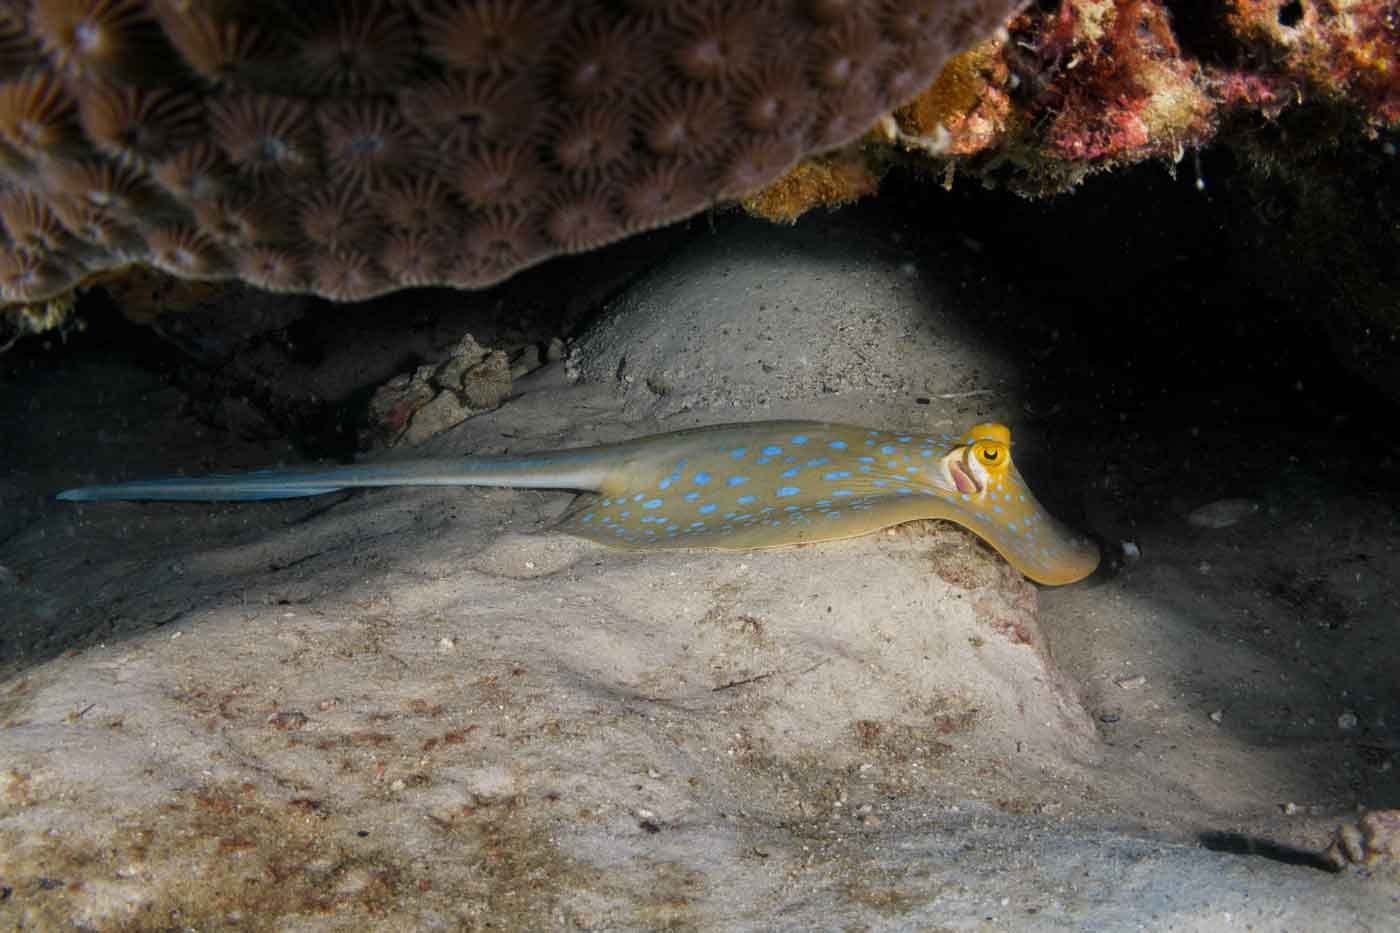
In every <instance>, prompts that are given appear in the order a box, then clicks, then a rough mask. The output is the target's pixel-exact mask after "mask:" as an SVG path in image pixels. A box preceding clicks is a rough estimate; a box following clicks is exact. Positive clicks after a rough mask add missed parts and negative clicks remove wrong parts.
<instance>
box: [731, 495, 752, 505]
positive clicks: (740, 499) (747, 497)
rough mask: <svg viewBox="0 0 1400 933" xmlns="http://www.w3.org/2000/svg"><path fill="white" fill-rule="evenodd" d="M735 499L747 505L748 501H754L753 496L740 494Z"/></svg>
mask: <svg viewBox="0 0 1400 933" xmlns="http://www.w3.org/2000/svg"><path fill="white" fill-rule="evenodd" d="M735 501H736V502H738V503H739V504H740V505H748V504H749V503H750V502H753V501H754V497H753V496H740V497H739V498H738V499H736V500H735Z"/></svg>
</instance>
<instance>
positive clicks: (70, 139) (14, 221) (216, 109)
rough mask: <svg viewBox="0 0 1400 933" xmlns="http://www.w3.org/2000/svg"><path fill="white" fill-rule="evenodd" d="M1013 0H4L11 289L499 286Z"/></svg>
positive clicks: (876, 103) (692, 196)
mask: <svg viewBox="0 0 1400 933" xmlns="http://www.w3.org/2000/svg"><path fill="white" fill-rule="evenodd" d="M1013 6H1014V2H1013V0H30V2H24V0H0V225H2V226H3V237H2V238H0V301H7V302H19V301H36V300H41V299H45V298H48V297H51V296H54V295H57V294H60V293H62V292H64V291H66V290H67V289H69V288H71V287H72V286H74V285H75V284H77V283H79V282H81V281H82V280H84V279H85V278H88V277H89V276H91V275H93V274H95V273H98V272H101V271H102V270H106V269H111V268H115V267H120V266H124V265H127V264H130V263H142V264H146V265H151V266H155V267H158V268H160V269H163V270H166V271H168V272H171V273H173V274H175V275H178V276H183V277H186V278H198V279H219V278H232V277H237V278H241V279H244V280H246V281H248V282H251V283H253V284H255V285H259V286H262V287H265V288H268V289H274V290H280V291H304V292H314V293H317V294H320V295H324V296H326V297H328V298H333V299H338V300H356V299H362V298H368V297H371V296H374V295H376V294H379V293H382V292H386V291H390V290H392V289H395V288H400V287H405V286H410V285H424V284H446V285H454V286H458V287H462V288H480V287H483V286H486V285H489V284H491V283H493V282H496V281H499V280H500V279H502V278H505V277H506V276H509V275H510V274H511V273H513V272H515V271H517V270H519V269H520V268H522V267H524V266H526V265H529V264H531V263H533V262H537V261H539V260H541V259H543V258H546V257H548V256H550V255H553V254H557V253H561V252H569V251H576V250H584V249H589V248H591V247H595V246H598V245H601V244H603V243H606V242H609V241H611V240H615V239H618V238H619V237H622V236H625V235H626V234H628V233H631V232H635V231H640V230H645V229H648V228H651V227H655V226H657V225H659V224H664V223H667V222H670V221H673V220H676V219H679V218H681V217H684V216H686V215H689V214H692V213H694V212H696V211H697V210H700V209H703V208H704V207H705V206H707V205H709V204H712V203H714V202H715V201H717V200H722V199H729V198H734V197H737V196H740V195H744V194H747V193H750V192H751V191H753V190H755V189H757V188H759V187H761V186H763V185H764V184H766V183H768V182H770V181H772V180H773V179H775V178H777V177H779V176H780V175H781V174H782V173H783V172H784V171H786V170H787V169H788V168H790V167H791V166H792V165H793V164H794V163H795V162H796V161H797V160H798V159H799V158H800V157H801V156H803V155H804V154H807V153H810V152H814V151H820V150H823V149H830V148H833V147H836V146H839V145H841V144H844V143H846V142H849V141H850V140H851V139H853V138H855V137H856V136H858V135H859V134H860V133H861V132H863V131H864V130H865V129H866V128H867V127H868V126H869V125H870V124H871V123H872V122H873V121H874V120H875V119H876V118H877V117H878V115H879V114H880V113H881V112H883V111H885V110H887V109H889V108H890V107H892V106H895V105H897V104H900V103H902V102H903V101H905V100H907V99H909V98H910V97H912V96H913V95H914V94H916V93H918V91H919V90H920V89H921V88H923V87H924V86H925V85H927V84H928V83H929V82H930V81H931V80H932V79H933V77H934V76H935V75H936V74H937V72H938V69H939V67H940V66H941V64H942V63H943V61H944V60H945V59H946V58H947V57H948V56H949V55H950V54H951V53H953V52H955V51H957V50H958V49H960V48H963V47H966V46H967V45H969V44H971V43H972V42H974V41H976V40H977V39H979V38H981V37H982V36H984V35H985V34H987V33H989V32H990V31H992V30H993V29H994V28H995V27H996V26H997V25H998V24H999V23H1000V22H1001V21H1002V20H1003V19H1004V18H1005V17H1006V16H1007V15H1008V14H1009V13H1010V12H1011V9H1012V7H1013Z"/></svg>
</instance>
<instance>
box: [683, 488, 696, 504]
mask: <svg viewBox="0 0 1400 933" xmlns="http://www.w3.org/2000/svg"><path fill="white" fill-rule="evenodd" d="M682 498H684V499H685V501H686V502H694V501H695V500H696V499H699V498H700V493H698V492H694V491H691V492H688V493H686V494H685V495H684V496H683V497H682Z"/></svg>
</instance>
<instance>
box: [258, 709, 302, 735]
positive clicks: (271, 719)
mask: <svg viewBox="0 0 1400 933" xmlns="http://www.w3.org/2000/svg"><path fill="white" fill-rule="evenodd" d="M307 721H308V720H307V718H306V714H305V713H303V712H302V711H301V710H295V709H283V710H278V711H277V712H275V713H273V714H272V715H271V716H268V717H267V724H268V725H269V726H271V727H272V728H274V729H280V730H281V731H283V732H292V731H294V730H297V729H304V728H306V723H307Z"/></svg>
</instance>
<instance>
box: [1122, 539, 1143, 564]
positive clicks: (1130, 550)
mask: <svg viewBox="0 0 1400 933" xmlns="http://www.w3.org/2000/svg"><path fill="white" fill-rule="evenodd" d="M1122 546H1123V559H1124V560H1137V559H1138V558H1139V557H1141V556H1142V551H1141V550H1139V549H1138V546H1137V542H1136V541H1124V542H1123V543H1122Z"/></svg>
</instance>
